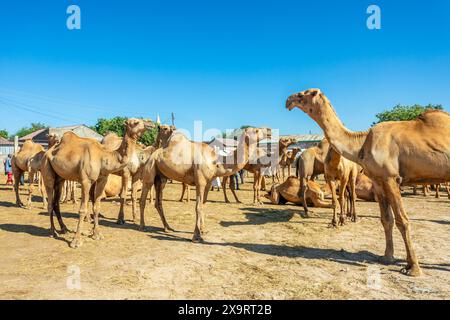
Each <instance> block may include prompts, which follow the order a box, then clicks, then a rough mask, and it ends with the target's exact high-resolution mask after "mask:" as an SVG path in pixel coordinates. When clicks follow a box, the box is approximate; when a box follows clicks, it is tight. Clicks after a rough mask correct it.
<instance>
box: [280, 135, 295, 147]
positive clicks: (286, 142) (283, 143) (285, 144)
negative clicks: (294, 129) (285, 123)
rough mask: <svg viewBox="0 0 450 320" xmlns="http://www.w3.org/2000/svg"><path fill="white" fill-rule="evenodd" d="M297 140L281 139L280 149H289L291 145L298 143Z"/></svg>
mask: <svg viewBox="0 0 450 320" xmlns="http://www.w3.org/2000/svg"><path fill="white" fill-rule="evenodd" d="M296 142H297V140H296V139H294V138H287V137H282V138H280V140H279V141H278V143H279V144H280V147H282V148H283V147H284V148H287V147H289V146H290V145H291V144H294V143H296Z"/></svg>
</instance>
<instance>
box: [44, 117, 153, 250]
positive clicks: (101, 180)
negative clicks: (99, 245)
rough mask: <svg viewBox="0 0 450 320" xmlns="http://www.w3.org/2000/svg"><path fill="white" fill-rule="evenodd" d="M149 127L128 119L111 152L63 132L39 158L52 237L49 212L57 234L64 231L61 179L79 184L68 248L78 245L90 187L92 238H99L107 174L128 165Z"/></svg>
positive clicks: (54, 233) (92, 141)
mask: <svg viewBox="0 0 450 320" xmlns="http://www.w3.org/2000/svg"><path fill="white" fill-rule="evenodd" d="M152 126H153V124H152V123H151V122H150V121H144V120H141V119H128V120H126V121H125V136H124V137H123V138H122V143H121V145H120V146H119V148H118V149H117V150H114V151H111V150H108V149H106V148H105V147H104V146H102V145H101V144H100V143H99V142H98V141H96V140H94V139H89V138H80V137H78V136H77V135H76V134H74V133H73V132H66V133H65V134H64V135H63V137H62V139H61V142H60V143H59V144H58V145H56V146H54V147H52V148H50V149H49V150H48V151H47V152H46V153H45V156H44V158H43V163H42V167H41V172H42V177H43V179H44V184H45V188H46V191H47V196H48V213H49V215H50V226H51V232H52V235H53V236H55V237H56V236H57V235H58V234H57V232H56V230H55V225H54V223H53V213H55V214H56V216H57V218H58V222H59V225H60V227H61V233H65V232H67V228H66V226H65V225H64V222H63V221H62V218H61V212H60V207H59V202H60V197H61V189H62V187H63V184H64V181H65V180H70V181H77V182H78V183H80V184H81V205H80V217H79V220H78V227H77V231H76V234H75V236H74V238H73V240H72V242H71V243H70V247H72V248H77V247H79V246H81V245H82V240H81V238H80V237H81V229H82V225H83V221H84V219H85V218H86V216H87V205H88V201H89V194H90V191H91V187H92V188H93V189H92V191H93V193H92V195H93V199H92V200H93V204H94V205H93V211H94V230H93V239H96V240H98V239H101V238H102V236H101V234H100V231H99V227H98V215H99V210H100V199H101V196H102V195H103V191H104V189H105V185H106V182H107V179H108V175H109V174H110V173H113V172H116V171H120V170H122V169H123V168H124V167H126V166H127V165H128V162H129V161H130V158H131V157H132V155H133V154H134V152H135V150H134V149H135V148H136V143H137V140H138V139H139V137H140V136H141V135H142V134H143V133H144V132H145V131H146V130H148V129H149V128H151V127H152Z"/></svg>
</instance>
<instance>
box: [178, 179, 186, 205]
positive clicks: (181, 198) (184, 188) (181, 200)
mask: <svg viewBox="0 0 450 320" xmlns="http://www.w3.org/2000/svg"><path fill="white" fill-rule="evenodd" d="M181 186H182V187H183V190H181V197H180V200H179V201H180V202H183V200H184V194H185V193H186V188H187V184H185V183H182V184H181Z"/></svg>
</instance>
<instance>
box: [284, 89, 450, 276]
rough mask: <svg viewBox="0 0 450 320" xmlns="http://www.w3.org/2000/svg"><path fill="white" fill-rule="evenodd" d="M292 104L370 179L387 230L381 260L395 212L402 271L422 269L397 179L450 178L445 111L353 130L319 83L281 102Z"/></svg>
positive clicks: (389, 254)
mask: <svg viewBox="0 0 450 320" xmlns="http://www.w3.org/2000/svg"><path fill="white" fill-rule="evenodd" d="M295 107H297V108H299V109H301V110H303V111H304V112H305V113H307V114H308V115H309V116H310V117H311V118H312V119H313V120H314V121H316V122H317V124H318V125H319V126H320V127H321V128H322V129H323V131H324V133H325V136H326V137H327V139H328V141H329V142H330V144H331V145H332V146H333V147H334V149H335V150H336V151H337V152H339V153H340V154H341V155H343V156H344V157H345V158H347V159H349V160H351V161H353V162H356V163H358V164H359V165H361V166H362V167H363V169H364V172H365V173H366V174H367V175H368V176H369V178H371V179H372V181H373V183H374V187H375V194H376V197H377V199H378V203H379V206H380V212H381V222H382V224H383V227H384V231H385V236H386V250H385V254H384V257H383V261H384V262H386V263H393V262H394V261H395V259H394V242H393V239H392V231H393V225H394V217H395V224H396V225H397V228H398V229H399V230H400V233H401V234H402V237H403V241H404V243H405V247H406V260H407V266H406V268H404V269H402V270H403V273H405V274H407V275H410V276H419V275H421V273H422V271H421V269H420V266H419V261H418V259H417V256H416V252H415V250H414V248H413V244H412V241H411V235H410V229H411V227H410V222H409V218H408V215H407V214H406V211H405V208H404V206H403V201H402V198H401V194H400V185H401V184H402V183H405V184H423V183H430V184H437V183H444V182H447V181H450V138H449V137H450V115H449V114H448V113H447V112H445V111H440V110H433V111H426V112H424V113H422V114H421V115H420V116H418V117H417V119H415V120H412V121H390V122H382V123H379V124H376V125H374V126H373V127H371V128H370V129H369V130H368V131H365V132H353V131H350V130H349V129H347V128H346V127H345V126H344V125H343V124H342V122H341V121H340V120H339V118H338V116H337V114H336V111H335V110H334V108H333V107H332V105H331V103H330V102H329V100H328V99H327V97H326V96H325V95H324V94H323V93H322V92H321V91H320V90H319V89H309V90H306V91H303V92H300V93H297V94H293V95H291V96H290V97H289V98H288V99H287V101H286V108H288V109H289V110H292V109H294V108H295ZM392 212H393V214H392Z"/></svg>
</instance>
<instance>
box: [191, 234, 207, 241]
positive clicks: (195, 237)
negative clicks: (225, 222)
mask: <svg viewBox="0 0 450 320" xmlns="http://www.w3.org/2000/svg"><path fill="white" fill-rule="evenodd" d="M192 242H194V243H203V242H205V240H203V238H202V236H201V235H198V234H194V236H193V237H192Z"/></svg>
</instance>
